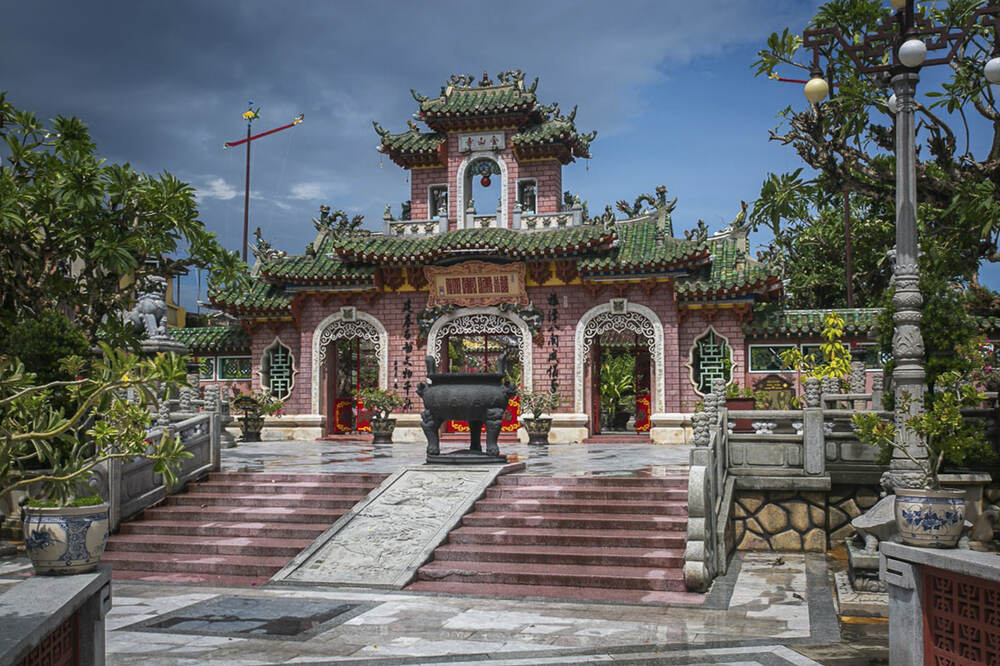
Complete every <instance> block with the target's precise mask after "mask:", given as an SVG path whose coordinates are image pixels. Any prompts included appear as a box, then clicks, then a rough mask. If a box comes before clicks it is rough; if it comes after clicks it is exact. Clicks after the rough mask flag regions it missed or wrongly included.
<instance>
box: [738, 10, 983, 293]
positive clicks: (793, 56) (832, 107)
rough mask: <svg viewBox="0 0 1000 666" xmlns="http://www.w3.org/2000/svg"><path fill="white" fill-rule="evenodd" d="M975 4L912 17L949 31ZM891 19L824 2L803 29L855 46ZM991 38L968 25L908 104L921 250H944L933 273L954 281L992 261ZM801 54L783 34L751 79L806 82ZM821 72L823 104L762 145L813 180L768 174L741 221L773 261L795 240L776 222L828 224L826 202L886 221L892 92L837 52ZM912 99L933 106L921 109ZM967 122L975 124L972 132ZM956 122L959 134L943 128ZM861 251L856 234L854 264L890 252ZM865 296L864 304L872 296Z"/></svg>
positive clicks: (789, 114)
mask: <svg viewBox="0 0 1000 666" xmlns="http://www.w3.org/2000/svg"><path fill="white" fill-rule="evenodd" d="M984 4H985V0H949V1H948V2H934V1H931V2H925V3H921V4H920V6H919V7H920V9H919V11H922V12H924V13H926V14H928V15H929V18H931V19H932V20H933V21H935V22H936V23H938V24H941V25H944V26H948V27H949V28H950V29H956V28H959V27H963V26H964V25H965V24H966V22H967V20H968V18H969V17H970V15H971V14H972V12H973V11H975V9H977V8H978V7H980V6H982V5H984ZM890 11H891V9H890V8H889V7H888V5H887V4H886V3H883V2H878V1H876V0H831V1H830V2H827V3H825V4H823V5H822V6H821V7H820V8H819V9H818V10H817V13H816V15H815V16H814V17H813V19H812V21H811V22H810V27H817V28H819V27H835V28H837V29H838V30H839V31H840V32H841V33H842V34H844V35H845V36H846V38H847V39H848V40H853V41H858V40H860V39H861V36H862V35H863V34H865V33H869V32H872V31H874V30H875V29H876V28H877V27H878V25H879V23H880V22H881V21H883V20H884V19H885V18H886V17H888V15H889V13H890ZM997 40H998V36H997V35H996V34H995V32H994V31H993V30H992V29H984V28H982V27H981V26H977V27H976V28H975V29H974V30H972V31H971V33H970V35H969V38H968V39H966V40H965V41H964V42H963V43H961V44H960V45H959V47H958V51H957V55H956V57H955V58H954V60H953V61H952V62H951V64H950V67H951V73H950V76H949V77H947V78H946V80H945V81H944V83H943V84H941V85H940V86H937V88H934V87H933V86H931V85H929V84H928V83H926V82H924V83H921V84H920V91H919V92H920V93H921V94H920V95H918V104H917V111H916V114H917V144H918V159H917V196H918V200H919V201H920V202H921V207H920V211H919V223H920V232H921V237H922V241H923V246H924V247H925V248H926V247H927V246H929V245H937V246H944V247H948V248H950V252H949V254H948V257H947V261H939V262H938V265H937V266H935V267H934V268H935V269H936V270H940V271H942V273H941V274H942V276H945V277H948V278H950V279H954V280H957V281H960V282H965V281H969V280H974V279H975V276H976V273H977V270H978V266H979V263H980V261H981V260H983V259H986V260H992V261H997V260H1000V254H998V248H997V243H998V236H1000V214H998V213H1000V188H998V185H1000V108H998V106H997V100H996V97H995V95H994V91H993V90H992V89H991V88H990V86H989V85H988V84H987V82H986V79H985V76H984V74H983V66H984V64H985V62H986V61H987V60H988V59H989V58H990V57H991V53H992V51H993V48H994V45H995V43H996V41H997ZM809 55H811V52H810V54H807V53H804V52H803V49H802V39H801V37H800V36H799V35H798V34H793V33H790V32H789V31H788V30H785V31H784V32H782V33H774V34H772V35H771V36H770V37H769V38H768V40H767V45H766V48H764V49H762V50H760V51H759V52H758V56H759V57H758V60H757V61H756V62H755V63H754V68H755V70H756V73H757V74H758V75H767V76H771V77H775V76H778V75H779V73H785V74H788V73H791V72H790V71H789V70H791V71H794V70H796V69H797V70H799V71H801V72H803V73H808V72H809V69H810V64H811V62H810V58H809V57H808V56H809ZM821 66H822V67H823V68H824V71H823V75H824V77H825V78H826V79H827V81H828V82H830V83H831V84H832V88H833V89H832V97H831V98H830V99H829V100H828V101H826V102H824V103H822V104H820V105H817V106H813V107H808V106H807V105H806V103H805V102H804V101H803V105H802V107H801V108H792V107H788V108H786V109H784V110H782V111H781V112H780V113H779V117H780V119H781V124H780V125H779V126H778V127H777V128H776V129H775V130H773V131H772V132H771V140H773V141H779V142H781V143H782V144H784V145H788V146H791V147H792V148H793V149H794V150H795V151H796V152H797V153H798V155H799V156H800V157H801V158H802V160H803V162H805V164H806V165H807V166H808V167H810V168H811V169H813V170H814V171H815V174H816V175H815V177H814V178H813V179H811V180H803V179H802V178H801V177H800V174H801V169H800V170H798V171H795V172H793V173H792V174H783V175H775V174H771V175H769V176H768V178H767V179H766V180H765V182H764V186H763V187H762V188H761V196H760V198H759V199H758V201H757V202H756V203H755V209H754V214H753V216H752V218H751V220H752V222H753V224H754V226H755V228H757V227H760V226H766V227H768V228H770V229H771V230H772V232H774V233H775V239H776V240H775V243H776V247H775V248H774V249H773V250H772V252H773V254H775V255H777V256H782V255H788V254H794V251H793V250H794V248H795V244H796V242H797V241H798V240H799V239H798V234H797V233H793V234H792V237H791V238H790V239H789V238H787V237H784V238H782V237H780V236H781V234H780V233H779V232H780V231H784V230H785V227H783V226H781V225H782V223H783V222H786V221H787V223H788V224H790V225H791V226H792V227H793V229H794V227H795V226H796V224H800V223H801V222H802V221H804V220H807V219H809V218H810V217H814V218H819V219H820V220H822V219H823V218H829V220H830V221H831V222H832V219H833V216H832V215H831V212H832V210H834V209H835V208H836V205H835V203H834V201H835V199H836V198H837V197H838V195H839V194H840V193H842V192H844V191H847V192H850V193H851V196H852V200H853V201H854V202H855V203H854V204H853V205H855V206H858V207H860V208H861V209H862V211H863V210H865V209H867V210H868V211H870V214H873V215H874V217H875V219H877V220H886V221H891V220H893V219H894V217H895V215H894V213H893V211H894V209H895V208H894V198H895V160H894V129H893V123H894V119H893V116H892V114H891V113H890V112H889V109H888V105H887V99H888V97H889V95H890V94H891V90H887V89H885V88H884V87H882V84H884V83H885V82H884V81H876V80H873V79H872V78H869V77H866V76H862V75H859V74H858V73H857V71H856V67H855V65H854V63H853V62H852V61H851V60H850V59H849V58H848V56H847V55H845V54H844V52H843V50H842V49H840V48H839V46H838V45H836V44H835V43H834V44H833V45H832V46H831V47H830V48H824V49H823V51H822V53H821ZM921 96H923V97H925V98H927V99H931V100H933V101H932V102H931V103H929V104H927V103H921V102H920V97H921ZM945 112H947V113H948V114H952V115H950V116H949V115H946V113H945ZM973 116H977V117H979V118H980V119H981V121H983V120H984V121H985V123H983V122H980V123H979V124H978V125H977V124H976V123H970V122H969V118H970V117H973ZM956 124H957V125H960V127H958V129H955V128H953V127H952V125H956ZM982 126H985V127H987V128H988V129H987V130H986V132H987V134H988V136H985V137H984V136H981V135H976V132H975V130H976V128H977V127H982ZM808 211H811V212H808ZM817 213H818V214H817ZM881 238H882V234H881V233H873V234H872V239H871V240H872V241H878V240H879V239H881ZM866 242H867V241H866V240H865V239H864V238H863V237H862V238H859V242H858V243H856V245H855V247H856V251H857V254H858V256H859V258H860V259H862V262H864V261H865V257H867V256H868V255H877V254H880V253H884V251H885V250H887V249H888V247H868V246H867V245H866ZM837 247H843V242H840V243H838V245H837ZM786 259H787V257H786ZM868 261H870V258H869V259H868ZM806 265H807V264H806ZM804 266H805V265H803V266H799V265H797V264H796V263H795V261H794V259H791V260H788V261H786V268H787V269H788V270H789V271H796V270H799V269H801V268H803V267H804ZM792 279H793V280H794V277H793V278H792ZM861 284H862V285H863V284H864V282H862V283H861ZM874 293H876V292H875V291H874V290H873V291H871V292H868V293H865V294H864V295H865V297H866V298H871V296H872V295H873V294H874Z"/></svg>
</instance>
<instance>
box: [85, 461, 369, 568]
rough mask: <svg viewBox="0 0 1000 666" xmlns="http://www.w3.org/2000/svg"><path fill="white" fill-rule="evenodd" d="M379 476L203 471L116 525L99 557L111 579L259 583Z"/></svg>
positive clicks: (284, 563) (357, 499) (349, 506)
mask: <svg viewBox="0 0 1000 666" xmlns="http://www.w3.org/2000/svg"><path fill="white" fill-rule="evenodd" d="M385 478H386V475H382V474H270V473H248V472H230V473H216V474H211V475H209V477H208V479H207V480H205V481H202V482H199V483H194V484H191V485H190V486H188V488H187V490H186V491H185V492H183V493H178V494H176V495H171V496H170V497H168V498H167V499H166V500H165V501H164V502H163V503H162V504H159V505H157V506H155V507H153V508H150V509H146V510H145V511H144V512H142V513H141V514H140V515H139V516H137V517H136V518H135V519H132V520H130V521H128V522H124V523H122V525H121V528H120V530H119V533H118V534H116V535H113V536H112V537H111V538H110V539H109V540H108V546H107V549H106V551H105V553H104V556H103V557H102V558H101V561H102V562H106V563H110V564H111V565H112V572H113V577H114V578H115V579H118V580H145V581H160V582H172V583H205V584H213V585H256V584H261V583H263V582H265V581H266V580H267V579H268V578H270V577H271V576H272V575H274V574H275V573H276V572H277V571H278V570H279V569H281V568H282V567H283V566H285V565H286V564H287V563H288V562H289V561H290V560H291V559H292V558H293V557H295V555H297V554H298V553H299V551H301V550H302V549H303V548H305V547H306V546H308V545H310V544H311V543H312V542H313V540H314V539H315V538H316V537H317V536H319V535H320V534H322V533H323V531H324V530H326V529H327V528H328V527H330V525H332V524H333V523H334V522H336V520H337V519H338V518H340V517H341V516H342V515H344V514H345V513H346V512H347V511H348V509H350V508H351V507H352V506H354V505H355V504H356V503H357V502H358V501H360V500H361V499H363V498H364V497H365V496H366V495H367V494H368V493H369V492H370V491H371V490H372V489H374V488H375V487H376V486H378V484H379V483H381V482H382V480H383V479H385Z"/></svg>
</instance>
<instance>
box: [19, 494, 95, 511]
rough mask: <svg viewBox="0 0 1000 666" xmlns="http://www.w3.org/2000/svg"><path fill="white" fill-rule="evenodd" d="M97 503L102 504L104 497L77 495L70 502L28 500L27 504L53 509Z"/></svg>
mask: <svg viewBox="0 0 1000 666" xmlns="http://www.w3.org/2000/svg"><path fill="white" fill-rule="evenodd" d="M98 504H104V499H103V498H102V497H101V496H100V495H91V496H90V497H77V498H76V499H75V500H73V501H72V502H67V503H66V504H60V503H58V502H56V501H55V500H37V499H35V500H29V501H28V506H30V507H31V508H33V509H54V508H56V507H62V506H66V507H78V506H97V505H98Z"/></svg>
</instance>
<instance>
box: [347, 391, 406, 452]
mask: <svg viewBox="0 0 1000 666" xmlns="http://www.w3.org/2000/svg"><path fill="white" fill-rule="evenodd" d="M357 398H358V400H359V401H361V403H362V404H363V405H364V408H365V409H367V410H370V411H371V413H372V417H371V425H372V443H373V444H392V432H393V430H395V429H396V419H391V418H389V416H390V415H391V414H392V411H393V410H394V409H399V408H400V407H402V406H403V399H402V398H400V397H399V396H398V395H396V394H395V393H394V392H393V391H386V390H385V389H380V388H366V389H361V390H360V391H358V396H357Z"/></svg>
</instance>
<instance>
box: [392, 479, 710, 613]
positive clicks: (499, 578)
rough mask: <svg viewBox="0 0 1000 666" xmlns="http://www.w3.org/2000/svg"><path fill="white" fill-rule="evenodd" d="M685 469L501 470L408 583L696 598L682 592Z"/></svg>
mask: <svg viewBox="0 0 1000 666" xmlns="http://www.w3.org/2000/svg"><path fill="white" fill-rule="evenodd" d="M686 529H687V476H686V474H683V475H682V474H678V475H675V476H670V477H666V478H634V477H627V478H626V477H574V478H557V477H531V476H515V475H512V476H502V477H500V478H499V479H498V482H497V484H496V485H495V486H493V487H492V488H490V489H488V490H487V492H486V496H485V497H484V498H483V499H481V500H479V501H478V502H477V503H476V505H475V506H474V507H473V510H472V511H471V512H470V513H468V514H466V516H465V517H464V518H463V519H462V522H461V525H460V526H459V527H458V528H456V529H454V530H452V532H451V533H450V534H449V536H448V541H447V542H446V543H444V544H443V545H441V546H439V547H438V548H437V549H436V550H435V551H434V555H433V558H432V560H431V561H430V562H428V563H427V564H425V565H424V566H423V567H421V568H420V570H419V571H418V572H417V580H416V581H415V582H414V583H412V584H411V585H409V586H408V587H407V589H409V590H414V591H425V592H437V593H443V594H462V593H465V594H477V595H490V596H513V597H518V596H525V597H552V598H564V599H587V600H602V601H620V602H641V603H700V601H701V600H702V599H703V597H702V595H696V594H689V593H687V592H685V591H684V579H683V575H682V567H683V563H684V542H685V537H686Z"/></svg>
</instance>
